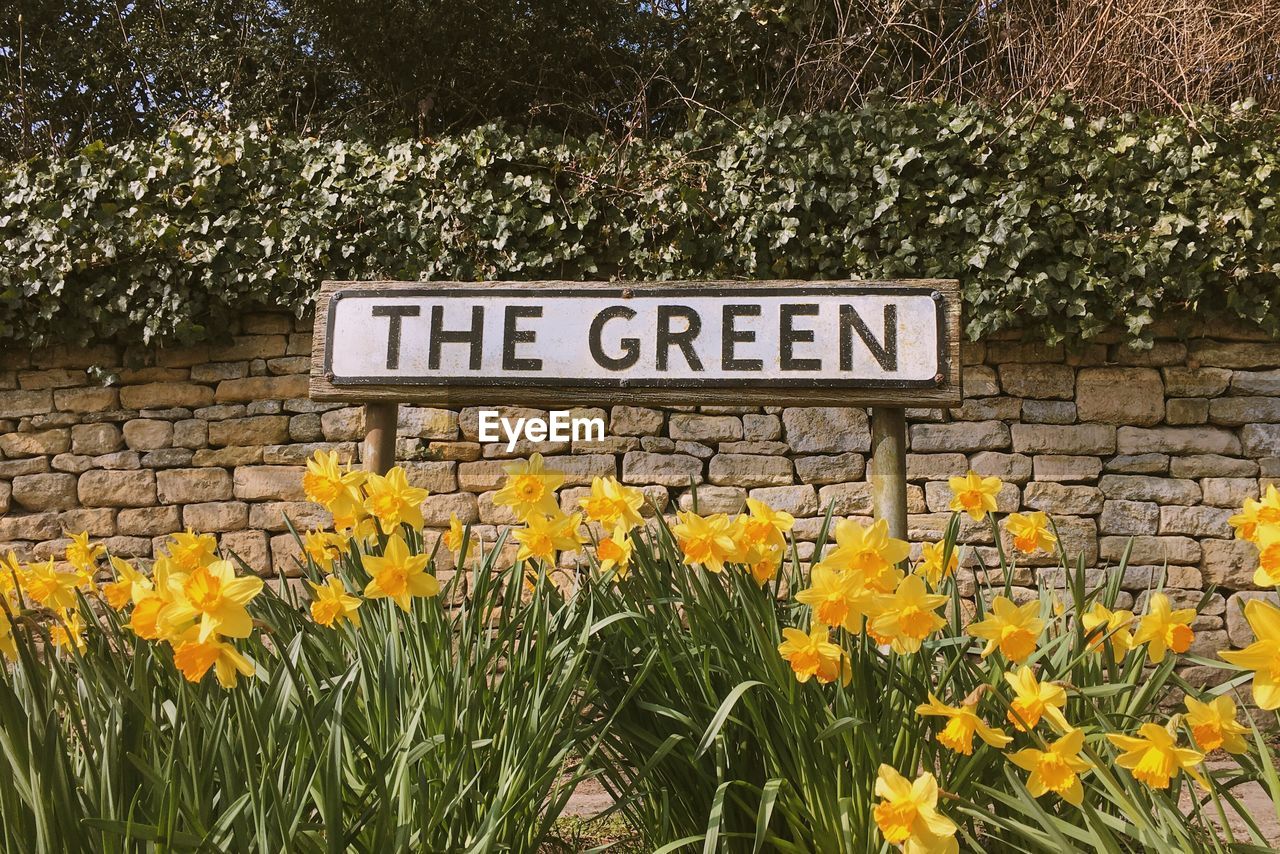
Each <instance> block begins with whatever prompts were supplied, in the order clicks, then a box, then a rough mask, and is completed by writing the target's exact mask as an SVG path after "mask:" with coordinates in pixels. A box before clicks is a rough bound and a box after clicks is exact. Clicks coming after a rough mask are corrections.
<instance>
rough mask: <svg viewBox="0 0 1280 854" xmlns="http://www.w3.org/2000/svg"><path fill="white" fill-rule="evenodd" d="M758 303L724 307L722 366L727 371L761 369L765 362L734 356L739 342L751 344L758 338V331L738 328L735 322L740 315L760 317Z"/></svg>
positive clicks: (721, 337) (721, 342)
mask: <svg viewBox="0 0 1280 854" xmlns="http://www.w3.org/2000/svg"><path fill="white" fill-rule="evenodd" d="M759 316H760V306H758V305H726V306H725V307H724V319H723V321H722V325H723V327H724V328H723V329H722V330H721V333H720V367H722V368H724V369H725V370H726V371H759V370H761V369H763V368H764V362H762V361H760V360H759V359H738V358H736V357H735V356H734V354H733V350H734V347H735V346H736V345H737V344H739V343H742V344H750V343H751V342H752V341H755V340H756V333H755V331H754V330H751V329H738V328H736V327H735V326H734V322H735V321H736V320H737V319H738V318H739V317H759Z"/></svg>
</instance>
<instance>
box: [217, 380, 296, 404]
mask: <svg viewBox="0 0 1280 854" xmlns="http://www.w3.org/2000/svg"><path fill="white" fill-rule="evenodd" d="M307 385H308V378H307V375H306V374H293V375H290V376H280V377H245V378H243V379H225V380H223V381H222V382H220V383H218V389H217V391H216V392H215V393H214V397H213V399H214V400H215V401H216V402H218V403H248V402H249V401H254V400H285V399H287V398H291V397H306V396H307V391H308V389H307Z"/></svg>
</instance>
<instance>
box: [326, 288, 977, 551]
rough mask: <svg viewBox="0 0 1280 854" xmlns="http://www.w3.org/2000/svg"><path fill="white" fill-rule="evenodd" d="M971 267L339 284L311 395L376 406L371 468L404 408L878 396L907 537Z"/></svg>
mask: <svg viewBox="0 0 1280 854" xmlns="http://www.w3.org/2000/svg"><path fill="white" fill-rule="evenodd" d="M959 331H960V297H959V291H958V288H957V284H956V282H955V281H953V280H943V279H921V280H910V281H896V282H803V281H765V282H645V283H639V282H637V283H614V282H607V283H606V282H519V283H515V282H482V283H476V282H430V283H426V282H363V283H362V282H325V283H324V286H323V288H322V289H321V292H320V296H319V299H318V301H317V304H316V326H315V343H314V347H313V348H312V369H311V397H312V399H314V400H333V401H347V402H361V403H364V404H365V423H366V430H367V435H366V437H365V446H364V449H363V455H364V460H365V465H366V467H368V468H370V469H372V470H374V471H379V472H383V471H386V470H387V469H388V468H390V467H391V465H392V464H393V463H394V459H395V429H396V407H397V404H398V403H400V402H402V401H403V402H413V403H423V404H429V405H433V406H455V407H457V406H474V405H478V404H492V405H525V406H535V407H541V408H549V409H569V408H572V407H575V406H587V405H596V406H612V405H614V404H632V405H641V406H672V405H688V404H699V405H708V404H712V405H743V404H756V405H772V406H870V407H872V410H871V411H872V447H871V484H872V497H873V509H874V512H875V515H876V516H877V518H883V519H887V520H888V521H889V528H890V531H891V533H892V534H893V535H894V536H897V537H905V536H906V421H905V417H904V412H903V409H904V407H907V406H910V407H916V408H919V407H950V406H958V405H959V404H960V400H961V389H960V359H959Z"/></svg>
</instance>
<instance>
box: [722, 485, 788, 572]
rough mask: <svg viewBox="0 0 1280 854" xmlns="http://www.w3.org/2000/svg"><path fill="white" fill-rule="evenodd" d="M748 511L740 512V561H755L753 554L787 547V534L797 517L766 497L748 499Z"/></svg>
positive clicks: (738, 530)
mask: <svg viewBox="0 0 1280 854" xmlns="http://www.w3.org/2000/svg"><path fill="white" fill-rule="evenodd" d="M747 510H748V511H749V513H748V515H745V516H739V517H738V520H739V522H740V523H741V524H740V525H738V526H737V528H738V529H737V531H736V536H735V541H736V542H737V544H738V548H739V552H740V553H741V558H740V559H739V560H737V561H736V562H738V563H747V564H750V563H754V562H755V561H754V560H753V558H755V557H758V556H764V555H767V554H771V553H773V552H776V551H780V550H781V549H783V548H785V547H786V543H787V541H786V534H787V533H788V532H789V531H790V530H791V529H792V527H794V526H795V524H796V519H795V517H794V516H792V515H791V514H790V513H787V512H785V511H783V510H774V509H773V508H772V507H770V506H769V505H768V504H765V503H764V502H763V501H759V500H757V499H755V498H748V499H747Z"/></svg>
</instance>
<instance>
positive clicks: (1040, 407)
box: [1022, 400, 1078, 424]
mask: <svg viewBox="0 0 1280 854" xmlns="http://www.w3.org/2000/svg"><path fill="white" fill-rule="evenodd" d="M1077 419H1078V415H1077V412H1076V405H1075V404H1074V403H1072V402H1071V401H1069V400H1024V401H1023V402H1022V420H1023V421H1025V422H1027V423H1028V424H1074V423H1076V421H1077Z"/></svg>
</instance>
